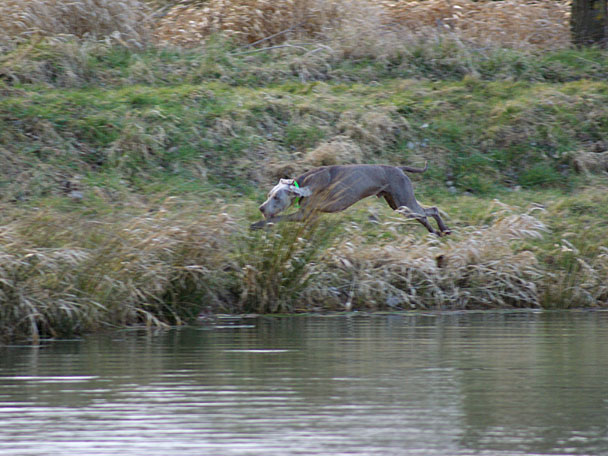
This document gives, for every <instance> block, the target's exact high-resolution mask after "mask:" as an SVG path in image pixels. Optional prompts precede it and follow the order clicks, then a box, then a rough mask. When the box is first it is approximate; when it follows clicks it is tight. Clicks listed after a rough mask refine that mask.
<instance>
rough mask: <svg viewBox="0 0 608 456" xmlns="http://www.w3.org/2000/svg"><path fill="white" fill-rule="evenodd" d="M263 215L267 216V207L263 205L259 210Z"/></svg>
mask: <svg viewBox="0 0 608 456" xmlns="http://www.w3.org/2000/svg"><path fill="white" fill-rule="evenodd" d="M258 209H259V210H260V212H261V213H262V214H266V206H264V205H263V204H262V205H261V206H260V207H259V208H258Z"/></svg>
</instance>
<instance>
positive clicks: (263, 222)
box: [249, 209, 310, 230]
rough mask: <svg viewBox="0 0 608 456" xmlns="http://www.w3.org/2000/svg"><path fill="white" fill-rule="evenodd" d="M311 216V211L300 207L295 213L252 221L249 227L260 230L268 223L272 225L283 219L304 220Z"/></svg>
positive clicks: (289, 220)
mask: <svg viewBox="0 0 608 456" xmlns="http://www.w3.org/2000/svg"><path fill="white" fill-rule="evenodd" d="M309 216H310V213H309V212H308V211H306V212H304V211H303V210H301V209H300V210H299V211H298V212H294V213H293V214H288V215H277V216H275V217H271V218H269V219H265V220H260V221H259V222H255V223H252V224H251V226H250V227H249V228H250V229H252V230H259V229H262V228H265V227H266V226H268V225H272V224H274V223H278V222H280V221H283V220H284V221H287V222H301V221H302V220H306V219H307V218H308V217H309Z"/></svg>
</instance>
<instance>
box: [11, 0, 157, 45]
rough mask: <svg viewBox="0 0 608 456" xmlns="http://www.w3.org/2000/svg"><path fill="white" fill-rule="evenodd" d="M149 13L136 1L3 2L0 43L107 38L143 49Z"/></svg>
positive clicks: (147, 9)
mask: <svg viewBox="0 0 608 456" xmlns="http://www.w3.org/2000/svg"><path fill="white" fill-rule="evenodd" d="M150 21H151V18H150V10H149V8H148V7H147V6H146V4H145V3H144V2H141V1H139V0H74V1H69V2H68V1H64V0H27V1H23V0H4V1H3V2H2V3H0V39H4V40H8V39H25V40H27V39H29V38H32V37H35V36H50V37H61V36H76V37H78V38H91V39H103V38H109V39H113V40H115V41H116V42H119V43H121V44H125V45H127V46H130V47H138V48H140V47H143V46H144V45H145V44H146V43H147V42H148V40H149V39H150V38H151V34H150V25H151V22H150Z"/></svg>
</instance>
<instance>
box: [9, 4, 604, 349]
mask: <svg viewBox="0 0 608 456" xmlns="http://www.w3.org/2000/svg"><path fill="white" fill-rule="evenodd" d="M161 3H162V9H161V11H160V12H158V11H157V12H156V13H154V12H153V11H154V10H153V8H152V7H151V6H148V4H144V3H140V2H136V1H131V0H129V1H124V2H104V1H95V2H92V1H90V2H88V1H84V0H82V1H74V2H69V4H68V3H65V2H34V1H33V2H11V1H8V2H4V3H3V4H2V5H0V30H1V32H0V33H2V35H0V93H1V94H2V97H1V98H0V131H1V132H2V134H1V135H0V161H1V162H2V165H3V166H2V167H1V169H0V334H2V337H3V338H4V339H6V340H8V339H14V338H18V337H29V338H30V339H31V340H33V341H36V340H38V339H39V338H40V337H60V336H65V335H70V334H78V333H82V332H86V331H91V330H94V329H96V328H100V327H104V326H121V325H126V324H145V325H156V326H164V325H172V324H181V323H184V322H190V321H194V320H196V318H197V316H198V315H199V314H200V313H201V312H205V313H206V312H294V311H316V310H344V309H355V310H357V309H361V310H399V309H470V308H476V309H479V308H482V309H488V308H503V307H543V308H556V307H557V308H567V307H574V306H606V305H607V304H608V291H607V289H606V285H605V283H604V282H605V280H604V279H605V277H606V273H607V272H608V266H607V261H606V259H607V258H608V255H607V252H606V249H605V240H604V237H605V229H604V228H605V219H606V217H608V213H606V209H605V208H608V200H607V199H606V196H605V195H607V194H608V192H606V187H607V186H606V171H607V170H608V161H607V160H606V156H607V154H608V143H607V142H606V137H608V121H607V119H608V110H607V109H608V108H607V106H608V89H607V85H606V77H607V75H608V59H607V58H606V51H605V50H602V49H599V48H591V49H571V48H569V47H568V38H567V34H568V31H567V28H565V26H564V24H565V22H564V17H565V16H564V15H565V13H566V7H565V5H564V3H563V2H523V1H519V0H518V1H515V0H512V1H511V0H508V1H501V2H490V1H487V2H486V1H480V2H472V1H464V0H462V1H455V2H450V3H449V4H448V3H446V2H442V1H441V2H440V1H438V0H437V1H435V0H427V1H424V2H413V1H403V2H374V3H369V2H363V1H361V2H354V3H353V2H345V1H344V2H343V1H332V2H317V1H314V0H307V1H295V2H284V4H278V3H276V2H275V3H272V2H265V1H261V0H259V1H258V0H251V1H248V2H245V3H243V2H232V1H228V0H222V1H219V0H218V1H211V2H206V3H192V2H189V3H182V2H180V4H178V5H173V4H172V3H171V2H169V3H168V4H165V3H166V2H161ZM347 3H348V7H347ZM154 7H158V4H155V5H154ZM515 17H521V18H522V20H521V21H517V20H514V19H513V18H515ZM507 18H509V20H508V21H507ZM423 19H424V20H423ZM424 21H428V22H424ZM532 28H533V29H532ZM488 40H490V42H488ZM425 161H428V162H429V171H428V172H427V173H425V174H424V175H422V176H418V175H416V176H412V180H413V181H414V185H415V186H416V194H417V196H418V197H419V200H420V201H421V202H422V203H426V204H433V205H436V206H438V207H440V208H441V209H443V210H445V211H446V212H447V214H446V219H447V220H448V224H449V225H450V226H451V227H452V228H453V229H454V234H453V235H452V236H451V237H450V238H447V239H446V238H442V239H438V238H435V237H432V236H428V235H427V234H426V232H425V231H424V230H423V229H422V228H420V227H419V226H418V225H417V224H415V223H412V224H410V223H408V222H407V221H406V220H404V219H403V217H402V216H401V215H399V216H396V215H395V214H394V213H392V212H391V211H390V210H389V209H388V208H385V207H383V206H379V207H381V209H376V208H374V206H373V204H374V203H373V201H369V200H368V201H366V202H362V203H359V204H357V205H356V206H355V207H353V208H352V209H350V210H349V211H347V212H344V213H341V214H340V215H339V216H338V217H335V218H328V217H323V218H321V219H320V220H318V221H317V223H318V224H317V225H315V224H313V225H312V226H309V225H298V224H284V225H279V226H276V227H272V228H270V229H269V230H268V231H264V232H250V231H249V230H248V229H247V227H248V225H249V224H250V223H251V222H252V221H253V220H254V219H255V218H257V217H259V214H257V215H254V212H255V210H254V209H253V208H254V207H255V205H256V204H259V202H260V201H261V200H262V199H263V197H264V194H265V192H266V190H267V189H268V186H270V185H273V184H275V183H276V180H277V179H278V178H280V177H294V176H296V175H298V174H299V173H301V172H303V171H305V170H307V169H310V168H311V167H313V166H321V165H328V164H341V163H362V162H369V163H389V164H391V163H392V164H412V165H421V164H423V163H424V162H425ZM495 198H498V199H500V201H502V203H498V202H494V199H495ZM522 208H531V209H522Z"/></svg>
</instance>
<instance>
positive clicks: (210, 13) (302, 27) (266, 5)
mask: <svg viewBox="0 0 608 456" xmlns="http://www.w3.org/2000/svg"><path fill="white" fill-rule="evenodd" d="M568 21H569V2H567V1H545V2H540V1H530V0H505V1H500V2H495V1H487V0H486V1H472V0H455V1H451V2H446V1H444V0H426V1H409V0H403V1H388V0H387V1H381V2H371V1H367V0H351V1H349V0H332V1H327V2H322V1H317V0H293V1H288V2H271V1H268V0H238V1H237V0H211V1H209V2H206V3H204V4H203V5H177V6H175V7H174V8H172V9H171V10H170V11H169V12H168V14H167V15H166V16H165V17H164V18H162V19H161V20H160V21H159V25H158V28H157V34H158V36H159V37H160V38H161V39H162V40H166V41H170V42H173V43H177V44H181V45H198V44H201V43H202V42H203V41H204V40H205V38H206V37H207V36H209V35H210V34H211V33H215V32H224V33H226V34H227V35H229V36H231V37H233V38H234V39H235V40H237V41H238V42H241V43H250V44H251V43H263V45H264V46H268V45H271V44H276V43H279V42H283V41H286V40H293V39H295V38H299V39H311V38H312V39H326V38H328V37H333V38H334V39H335V38H336V37H339V39H338V42H335V41H334V44H335V45H338V46H340V47H342V49H341V50H342V51H343V52H344V53H345V54H351V53H354V54H356V53H357V52H360V49H358V48H359V47H361V46H362V45H363V46H364V47H366V46H370V41H374V42H375V43H376V44H379V43H381V42H383V43H384V46H379V45H376V44H375V45H373V46H372V47H374V48H376V51H379V52H380V53H383V52H386V49H385V48H386V46H387V45H388V46H390V45H391V42H394V43H393V44H392V45H395V46H399V44H398V42H399V40H397V39H391V31H393V32H394V31H395V30H396V29H403V30H405V31H406V32H408V33H410V34H411V33H415V34H422V35H425V36H429V35H431V36H436V34H437V33H443V32H445V33H450V34H452V35H453V36H455V37H457V38H458V39H461V40H466V41H470V42H473V43H476V44H478V45H484V46H485V45H488V44H494V45H500V46H506V47H517V48H534V49H555V48H563V47H567V46H569V44H570V36H569V27H568ZM393 38H395V37H394V36H393ZM401 38H402V36H401ZM401 41H402V40H401ZM383 47H384V49H383Z"/></svg>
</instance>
